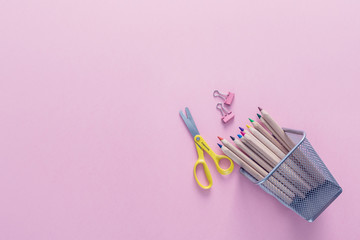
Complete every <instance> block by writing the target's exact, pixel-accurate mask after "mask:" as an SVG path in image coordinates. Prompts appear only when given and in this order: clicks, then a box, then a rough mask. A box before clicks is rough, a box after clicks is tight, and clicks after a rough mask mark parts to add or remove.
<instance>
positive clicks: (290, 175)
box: [243, 134, 311, 193]
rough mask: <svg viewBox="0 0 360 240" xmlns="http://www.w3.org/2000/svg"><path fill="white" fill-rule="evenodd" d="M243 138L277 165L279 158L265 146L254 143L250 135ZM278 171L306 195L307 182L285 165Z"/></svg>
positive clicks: (308, 186) (309, 187)
mask: <svg viewBox="0 0 360 240" xmlns="http://www.w3.org/2000/svg"><path fill="white" fill-rule="evenodd" d="M243 137H244V138H245V139H246V140H247V141H248V142H249V144H251V145H252V146H253V147H254V148H256V149H257V150H258V151H259V152H260V153H261V154H262V155H263V156H264V157H265V158H267V159H268V160H269V161H271V162H272V163H273V164H275V165H277V164H278V163H279V162H280V161H281V159H280V158H279V157H277V156H276V155H275V154H274V153H273V152H271V150H269V149H268V148H267V147H266V146H265V145H263V144H262V143H261V142H259V141H255V140H254V138H255V137H254V136H251V135H250V134H244V136H243ZM279 169H280V171H282V172H283V173H284V174H286V176H285V177H286V178H288V179H289V181H292V182H294V183H296V184H297V187H298V188H299V190H301V191H302V192H304V193H306V192H308V191H309V190H310V189H311V186H310V185H309V184H308V183H307V182H305V181H304V180H303V179H302V178H301V176H299V175H298V174H297V173H296V172H295V171H294V170H293V169H291V168H290V166H288V165H287V164H286V163H284V164H282V165H281V166H280V168H279Z"/></svg>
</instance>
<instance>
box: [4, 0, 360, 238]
mask: <svg viewBox="0 0 360 240" xmlns="http://www.w3.org/2000/svg"><path fill="white" fill-rule="evenodd" d="M359 10H360V4H359V3H358V2H357V1H347V2H344V1H316V2H314V1H301V2H295V1H291V2H289V1H270V2H256V1H222V2H218V1H180V2H173V1H160V0H155V1H111V0H110V1H107V0H106V1H82V0H73V1H41V0H40V1H35V0H30V1H7V2H3V3H1V4H0V46H1V47H0V89H1V94H0V109H1V111H0V133H1V134H0V161H1V167H0V189H1V196H2V197H1V198H0V239H6V240H8V239H11V240H17V239H19V240H20V239H21V240H25V239H36V240H42V239H61V240H63V239H69V240H70V239H84V240H85V239H86V240H91V239H96V240H98V239H208V240H210V239H277V240H281V239H284V240H285V239H286V240H288V239H327V240H332V239H334V240H336V239H354V240H355V239H359V236H360V230H359V229H360V224H359V223H360V219H359V214H360V207H359V206H360V205H359V202H360V198H359V197H360V190H359V187H358V184H357V183H358V181H359V180H360V177H359V174H358V169H359V167H360V164H359V154H358V151H357V150H358V148H359V140H358V133H359V130H360V129H359V124H358V123H359V120H360V114H359V111H358V106H357V105H358V103H359V100H360V97H359V91H358V89H359V84H358V81H359V77H360V47H359V46H360V45H359V42H360V33H359V29H360V17H359V14H358V13H359ZM214 89H219V90H220V91H224V92H226V91H229V90H230V91H232V92H234V93H235V100H234V102H233V104H232V106H231V110H232V111H233V112H234V113H235V115H236V116H235V119H234V121H232V122H230V123H228V124H227V125H223V124H222V123H221V120H220V113H219V112H218V111H217V110H216V109H215V105H216V103H217V101H218V99H214V98H213V96H212V92H213V90H214ZM186 106H188V107H189V108H190V110H191V112H192V114H193V117H194V119H195V122H196V124H197V126H198V129H199V131H200V133H201V135H202V136H203V137H204V138H205V140H206V141H207V142H208V143H209V145H210V146H211V147H212V148H213V149H214V150H215V151H216V152H217V153H220V151H219V149H218V147H217V145H216V142H217V141H218V140H217V138H216V136H218V135H220V136H222V137H225V138H228V139H229V136H230V135H235V134H237V133H238V126H239V125H241V126H244V125H245V124H246V123H248V120H247V118H248V117H251V118H256V115H255V114H256V112H257V106H262V107H263V108H265V109H266V110H268V111H269V112H270V113H271V114H272V115H273V116H274V118H276V119H277V120H278V121H279V122H280V123H281V125H282V126H284V127H291V128H295V129H302V130H305V131H306V132H307V136H308V139H309V140H310V142H311V143H312V145H313V147H314V148H315V149H316V151H317V152H318V154H319V155H320V156H321V158H322V159H323V161H324V162H325V164H326V165H327V167H328V168H329V170H330V171H331V173H332V174H333V175H334V177H335V178H336V180H337V181H338V182H339V184H340V185H341V186H342V188H343V190H344V192H343V193H342V195H340V197H339V198H338V199H337V200H335V202H334V203H333V204H332V205H331V206H330V207H329V208H328V209H327V210H326V211H325V212H324V213H323V214H322V215H321V216H320V217H319V218H318V219H317V220H316V221H315V222H314V223H308V222H306V221H305V220H303V219H301V218H300V217H298V216H297V215H295V214H294V213H293V212H291V211H290V210H289V209H286V208H285V207H283V206H282V205H281V204H280V203H278V202H277V201H276V200H275V199H273V198H272V197H271V196H269V195H267V194H266V193H264V192H263V191H262V190H261V189H259V188H258V187H257V186H254V185H253V184H252V183H251V182H250V181H248V180H247V179H246V178H245V177H244V176H242V175H241V174H240V173H239V167H238V166H236V167H235V169H234V172H233V173H232V174H231V175H228V176H222V175H220V174H219V173H218V172H217V171H216V169H215V166H214V163H213V162H212V160H211V159H210V158H209V157H208V156H206V161H207V163H208V165H209V167H210V171H211V174H212V177H213V180H214V185H213V188H212V189H211V190H210V191H204V190H202V189H200V188H199V187H198V186H197V184H196V182H195V180H194V177H193V172H192V171H193V165H194V163H195V161H196V159H197V154H196V150H195V146H194V143H193V141H192V139H191V136H190V134H189V132H188V131H187V129H186V128H185V126H184V124H183V123H182V120H181V118H180V116H179V110H184V109H185V107H186Z"/></svg>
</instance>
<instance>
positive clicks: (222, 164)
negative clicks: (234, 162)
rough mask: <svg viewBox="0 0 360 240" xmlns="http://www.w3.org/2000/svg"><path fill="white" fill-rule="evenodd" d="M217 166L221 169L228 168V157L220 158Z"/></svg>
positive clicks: (229, 164)
mask: <svg viewBox="0 0 360 240" xmlns="http://www.w3.org/2000/svg"><path fill="white" fill-rule="evenodd" d="M219 166H220V167H221V168H222V169H228V168H229V167H230V166H231V163H230V161H229V159H227V158H222V159H220V160H219Z"/></svg>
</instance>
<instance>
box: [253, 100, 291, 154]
mask: <svg viewBox="0 0 360 240" xmlns="http://www.w3.org/2000/svg"><path fill="white" fill-rule="evenodd" d="M259 110H260V112H261V115H262V118H263V119H264V120H265V121H266V122H267V123H268V124H269V126H270V127H271V128H272V129H273V130H274V131H275V132H276V133H277V134H278V136H279V137H280V138H281V139H282V140H283V141H284V142H285V143H286V145H287V146H289V148H290V150H291V149H292V148H293V147H295V144H294V143H293V141H292V140H291V139H290V138H289V137H288V135H287V134H286V133H285V132H284V130H283V129H282V128H281V127H280V125H279V124H278V123H277V122H276V121H275V120H274V119H273V118H272V117H271V116H270V114H269V113H268V112H267V111H265V110H264V109H262V108H260V107H259ZM290 150H289V151H290Z"/></svg>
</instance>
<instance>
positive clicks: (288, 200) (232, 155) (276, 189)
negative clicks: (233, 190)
mask: <svg viewBox="0 0 360 240" xmlns="http://www.w3.org/2000/svg"><path fill="white" fill-rule="evenodd" d="M218 146H219V147H220V148H221V150H222V151H223V153H224V154H225V155H226V156H228V157H229V158H231V159H233V160H234V162H236V163H237V164H238V165H239V166H240V167H241V168H243V169H245V171H246V172H247V173H249V174H250V175H251V176H252V177H253V178H255V179H256V180H258V181H260V180H262V179H263V178H264V176H265V175H264V174H263V173H260V172H259V171H257V170H255V169H254V168H252V167H251V166H250V165H249V164H248V163H246V162H245V161H244V160H243V159H242V158H240V157H239V156H237V155H236V154H235V153H234V152H232V151H231V150H230V149H228V148H227V147H226V146H222V145H221V144H218ZM274 182H275V184H274ZM266 186H267V187H268V188H269V189H272V190H273V191H274V192H276V193H277V196H278V197H279V198H280V199H282V200H283V201H284V202H286V203H288V204H290V203H291V202H292V201H293V200H292V198H293V197H294V194H292V193H291V191H289V190H285V189H286V188H285V187H284V186H283V185H281V183H279V182H278V181H277V180H276V179H275V178H273V177H272V178H271V180H269V182H267V183H266ZM280 188H282V189H284V191H285V192H287V193H288V194H289V195H290V196H289V195H287V194H286V193H285V192H284V191H282V190H280Z"/></svg>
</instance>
